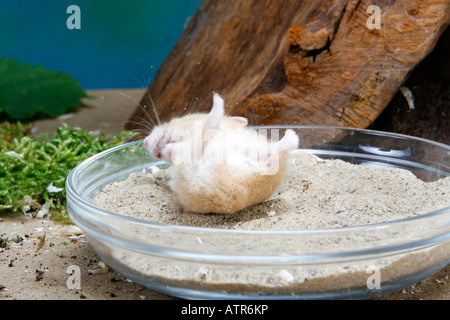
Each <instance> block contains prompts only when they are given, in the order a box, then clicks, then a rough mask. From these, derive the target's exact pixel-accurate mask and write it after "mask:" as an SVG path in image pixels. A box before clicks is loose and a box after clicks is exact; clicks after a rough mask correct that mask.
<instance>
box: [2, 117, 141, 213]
mask: <svg viewBox="0 0 450 320" xmlns="http://www.w3.org/2000/svg"><path fill="white" fill-rule="evenodd" d="M30 129H31V128H30V127H29V126H26V125H22V124H21V123H17V124H11V123H8V122H5V123H3V124H1V125H0V212H15V211H19V210H20V209H21V207H23V206H24V203H25V202H24V199H25V197H27V199H28V201H27V205H31V206H33V205H36V206H37V207H39V206H41V205H43V204H44V203H48V204H49V205H50V209H52V210H57V211H59V212H62V213H64V212H65V209H66V191H65V180H66V178H67V175H68V174H69V172H70V171H71V170H72V169H73V168H74V167H75V166H76V165H77V164H79V163H80V162H82V161H83V160H85V159H87V158H89V157H91V156H93V155H95V154H97V153H99V152H101V151H104V150H106V149H109V148H112V147H114V146H117V145H120V144H123V143H125V142H126V141H125V137H129V136H132V135H133V134H132V133H130V132H127V131H124V132H122V133H121V134H120V135H118V136H116V137H110V136H107V135H106V134H104V133H101V134H100V135H95V134H94V133H93V132H84V131H83V130H82V129H80V128H74V129H70V128H69V127H68V126H67V125H64V126H63V127H60V128H58V129H57V131H56V133H54V134H53V135H51V134H43V135H40V136H38V137H32V136H31V134H30ZM49 186H53V187H56V188H61V189H62V190H61V191H59V192H49V190H48V189H47V188H48V187H49ZM60 219H63V218H61V217H60Z"/></svg>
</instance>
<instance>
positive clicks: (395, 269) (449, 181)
mask: <svg viewBox="0 0 450 320" xmlns="http://www.w3.org/2000/svg"><path fill="white" fill-rule="evenodd" d="M169 170H170V169H169ZM168 172H169V171H168V170H158V169H157V168H152V169H149V170H144V171H143V172H136V173H132V174H131V175H130V176H129V177H128V178H127V179H125V180H123V181H119V182H115V183H113V184H111V185H108V186H106V187H105V188H104V189H103V190H102V192H100V193H99V194H98V195H97V197H96V198H95V203H96V204H97V205H98V206H100V207H103V208H105V209H108V210H110V211H113V212H117V213H119V214H122V215H126V216H130V217H134V218H138V219H142V220H148V221H154V222H158V223H165V224H174V225H183V226H195V227H206V228H217V229H234V230H311V229H323V228H341V227H347V226H357V225H364V224H373V223H379V222H385V221H392V220H397V219H404V218H408V217H413V216H418V215H421V214H424V213H428V212H431V211H434V210H438V209H442V208H444V207H447V206H449V205H450V201H449V197H448V195H449V192H450V178H444V179H440V180H437V181H434V182H423V181H422V180H420V179H418V178H417V177H416V176H414V174H412V173H411V172H410V171H408V170H402V169H396V168H388V167H371V166H362V165H353V164H350V163H347V162H344V161H341V160H323V159H320V158H318V157H316V156H314V155H311V154H306V153H297V154H294V155H293V156H292V158H291V160H290V168H289V171H288V173H287V176H286V178H285V180H284V182H283V183H282V184H281V185H280V187H279V188H278V190H277V191H276V192H275V193H274V195H273V196H272V198H271V199H268V200H267V201H265V202H263V203H260V204H258V205H254V206H251V207H249V208H246V209H243V210H241V211H239V212H236V213H234V214H231V215H218V214H196V213H192V212H183V211H182V209H181V208H180V206H179V205H178V204H177V203H176V201H175V199H174V198H173V195H172V193H171V192H170V190H169V188H168V186H167V181H168V179H169V175H168ZM411 232H414V230H411ZM373 236H374V235H373V234H368V235H362V236H361V237H360V238H358V239H357V238H355V239H356V240H357V241H362V242H365V243H369V244H370V241H371V240H372V238H373ZM393 236H395V235H393ZM355 239H350V240H348V241H347V242H346V241H343V242H341V243H339V244H333V243H329V242H328V241H319V242H317V243H313V244H312V245H314V246H316V247H314V248H313V247H311V248H312V249H314V250H316V249H317V250H320V249H321V246H327V248H330V246H335V247H336V249H339V247H340V246H343V245H346V246H351V245H352V244H353V242H352V241H355ZM171 240H172V241H180V243H183V246H184V249H189V248H188V246H189V245H188V244H186V243H185V242H183V239H175V238H174V239H171ZM186 242H187V241H186ZM199 244H200V245H201V244H202V241H199V243H196V244H193V247H192V248H194V247H195V246H198V245H199ZM270 244H271V241H270V239H267V243H266V245H267V248H268V247H269V246H270ZM232 245H233V246H234V249H236V250H238V252H239V250H240V249H239V246H240V243H233V244H232ZM229 246H231V244H229V243H223V248H222V249H219V248H218V250H219V252H220V250H223V252H225V251H226V250H227V249H228V247H229ZM261 246H262V247H265V245H264V244H261ZM241 249H242V250H246V248H245V246H243V247H242V248H241ZM262 249H264V248H262ZM284 249H285V250H287V251H288V250H291V249H292V248H290V247H289V244H286V245H285V247H284ZM449 249H450V248H449V245H448V243H446V244H443V245H440V246H433V247H430V248H426V249H423V250H419V251H416V252H413V253H406V254H397V255H395V256H391V257H389V256H384V257H381V258H380V257H377V258H371V259H366V260H364V259H363V260H360V261H352V262H349V263H347V264H342V263H338V264H330V265H325V266H324V265H314V264H312V265H309V266H308V265H306V266H305V265H287V266H286V267H282V268H280V266H276V267H274V266H251V265H250V266H242V265H239V266H232V265H209V264H206V263H205V264H202V263H199V262H196V263H189V262H181V261H171V260H167V259H164V258H161V257H148V256H145V255H141V254H138V253H134V252H129V251H127V250H122V249H119V248H116V247H112V246H108V245H106V246H105V248H104V251H103V254H105V255H107V256H109V258H110V259H114V260H116V261H119V262H120V263H121V264H123V265H125V266H126V267H127V268H130V269H132V270H134V272H136V273H137V274H139V275H140V276H141V277H143V278H146V279H150V280H151V281H153V282H155V283H162V284H164V285H165V284H169V285H172V286H175V287H182V288H188V289H194V290H195V289H201V290H208V291H209V292H215V293H223V292H226V293H227V294H230V295H233V294H237V295H239V294H250V295H255V294H259V293H261V292H264V293H265V294H269V295H270V294H273V295H282V296H290V295H302V294H310V293H311V292H324V291H325V292H326V291H329V292H331V291H334V290H342V289H344V290H347V289H350V288H362V289H364V288H365V286H366V285H367V284H368V282H367V281H368V278H369V276H370V275H371V274H372V273H371V270H372V271H373V270H376V272H377V274H381V275H382V277H383V281H384V282H383V285H389V284H390V283H391V282H392V281H395V279H399V278H404V277H407V276H408V275H411V274H414V273H417V272H421V271H424V270H426V269H427V268H430V267H432V266H433V265H435V264H436V263H438V262H439V263H442V262H444V263H445V261H448V258H449V257H448V254H449ZM418 266H420V267H418ZM374 272H375V271H374Z"/></svg>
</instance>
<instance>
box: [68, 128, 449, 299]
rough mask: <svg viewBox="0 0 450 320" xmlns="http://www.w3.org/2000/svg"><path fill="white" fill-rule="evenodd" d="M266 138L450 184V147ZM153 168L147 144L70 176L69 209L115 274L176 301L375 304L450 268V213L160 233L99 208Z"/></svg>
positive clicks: (406, 140)
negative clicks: (332, 224)
mask: <svg viewBox="0 0 450 320" xmlns="http://www.w3.org/2000/svg"><path fill="white" fill-rule="evenodd" d="M258 128H264V129H269V130H270V129H280V130H284V129H286V128H291V129H294V130H295V131H296V132H297V133H298V134H299V136H300V138H301V146H300V149H299V150H297V151H296V152H309V153H313V154H315V155H317V156H319V157H321V158H323V159H331V158H333V159H341V160H343V161H347V162H350V163H354V164H360V165H372V166H390V167H399V168H403V169H407V170H410V171H411V172H412V173H414V174H415V175H416V176H418V177H419V178H420V179H422V180H424V181H434V180H437V179H440V178H443V177H447V176H449V175H450V147H449V146H447V145H444V144H440V143H437V142H433V141H429V140H425V139H421V138H415V137H411V136H405V135H399V134H392V133H386V132H378V131H371V130H361V129H351V128H336V127H311V126H308V127H306V126H276V127H274V126H265V127H258ZM280 136H281V135H280ZM154 165H156V166H158V167H160V168H162V169H164V168H165V167H167V164H166V163H164V162H163V161H155V160H153V159H152V158H151V157H150V156H149V155H148V153H147V151H146V150H145V149H144V148H143V146H142V141H136V142H132V143H128V144H125V145H123V146H119V147H116V148H113V149H110V150H107V151H105V152H102V153H100V154H97V155H95V156H93V157H91V158H89V159H87V160H86V161H84V162H83V163H81V164H79V165H78V166H77V167H76V168H75V169H74V170H73V171H72V172H71V173H70V175H69V176H68V178H67V181H66V191H67V205H68V212H69V215H70V217H71V219H72V220H73V222H74V223H75V224H77V225H78V226H79V227H80V228H81V229H82V230H83V231H84V232H85V234H86V238H87V239H88V241H89V243H90V245H91V246H92V247H93V249H94V250H95V251H96V252H97V253H98V255H99V256H100V257H101V259H102V260H103V261H104V262H105V263H106V264H108V265H109V266H110V267H111V268H112V269H114V270H116V271H117V272H119V273H121V274H122V275H124V276H126V277H128V278H129V279H131V280H133V281H135V282H137V283H140V284H142V285H144V286H146V287H148V288H152V289H154V290H157V291H159V292H162V293H165V294H168V295H172V296H176V297H181V298H190V299H209V298H210V299H311V298H312V299H317V298H327V299H328V298H339V299H342V298H370V297H374V296H377V295H381V294H384V293H387V292H390V291H393V290H398V289H400V288H404V287H407V286H410V285H413V284H415V283H417V282H419V281H421V280H423V279H424V278H426V277H428V276H430V275H432V274H434V273H436V272H438V271H439V270H441V269H442V268H444V267H445V266H446V265H448V264H449V262H450V207H446V208H442V209H440V210H438V211H435V212H429V213H427V214H424V215H421V216H416V217H413V218H408V219H402V220H396V221H390V222H386V223H378V224H369V225H361V226H355V227H345V228H336V229H316V230H296V231H243V230H222V229H212V228H196V227H184V226H176V225H168V224H160V223H153V222H148V221H143V220H138V219H133V218H129V217H125V216H123V215H119V214H116V213H114V212H108V211H106V210H103V209H102V208H99V207H97V206H95V205H94V204H93V199H94V197H95V196H96V194H98V192H99V191H101V190H102V188H103V187H104V186H106V185H108V184H110V183H112V182H114V181H118V180H123V179H125V178H126V177H127V176H128V175H129V174H130V173H132V172H135V171H142V170H144V169H147V168H148V167H150V166H154ZM361 239H364V241H358V240H361ZM327 244H333V246H330V245H327ZM337 246H338V248H339V249H336V247H337ZM219 248H220V249H219ZM287 248H289V249H287Z"/></svg>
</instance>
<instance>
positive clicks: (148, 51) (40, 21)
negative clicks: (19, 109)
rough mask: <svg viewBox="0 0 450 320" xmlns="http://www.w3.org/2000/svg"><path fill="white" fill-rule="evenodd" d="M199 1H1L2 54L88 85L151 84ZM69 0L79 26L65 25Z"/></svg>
mask: <svg viewBox="0 0 450 320" xmlns="http://www.w3.org/2000/svg"><path fill="white" fill-rule="evenodd" d="M200 3H201V0H165V1H163V0H153V1H152V0H147V1H145V0H142V1H139V0H72V1H65V0H39V1H38V0H28V1H24V0H15V1H13V0H0V56H2V57H9V58H12V59H14V60H16V61H20V62H24V63H29V64H34V65H42V66H44V67H46V68H47V69H50V70H54V71H64V72H67V73H69V74H70V75H71V76H72V77H74V78H75V79H77V80H78V81H79V82H80V84H81V86H82V87H83V88H84V89H100V88H142V87H147V86H148V84H149V83H150V82H151V80H152V79H153V78H154V76H155V75H156V72H157V71H158V68H159V67H160V66H161V64H162V63H163V62H164V60H165V58H166V57H167V56H168V54H169V53H170V51H171V49H172V47H173V46H174V44H175V43H176V41H177V40H178V38H179V37H180V36H181V34H182V33H183V30H184V25H185V23H186V21H187V19H188V18H189V17H190V16H192V15H193V14H194V13H195V11H196V10H197V8H198V6H199V5H200ZM70 5H77V6H78V7H79V8H80V10H81V29H80V30H77V29H73V30H70V29H68V28H67V25H66V22H67V19H68V18H69V17H70V16H71V14H69V13H67V12H66V11H67V8H68V7H69V6H70ZM0 76H1V75H0Z"/></svg>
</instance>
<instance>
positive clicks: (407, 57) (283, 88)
mask: <svg viewBox="0 0 450 320" xmlns="http://www.w3.org/2000/svg"><path fill="white" fill-rule="evenodd" d="M370 5H376V6H378V7H379V8H380V22H381V26H380V28H379V29H377V28H375V29H371V28H369V25H368V21H369V23H370V22H372V21H373V20H371V19H372V18H373V17H374V16H373V14H372V12H371V11H370V10H369V11H368V7H369V6H370ZM449 22H450V0H427V1H422V0H397V1H396V0H327V1H325V0H320V1H319V0H317V1H315V0H305V1H285V0H266V1H259V0H245V1H219V0H204V2H203V3H202V4H201V6H200V7H199V9H198V11H197V13H196V14H195V16H194V17H193V18H192V19H191V20H190V22H189V23H188V25H187V28H186V30H185V32H184V33H183V35H182V36H181V38H180V39H179V41H178V42H177V43H176V45H175V47H174V48H173V50H172V52H171V54H170V55H169V57H168V58H167V59H166V61H165V62H164V63H163V65H162V66H161V68H160V70H159V71H158V74H157V75H156V77H155V79H154V80H153V82H152V84H151V85H150V87H149V88H148V94H146V95H145V96H144V97H143V98H142V100H141V106H143V107H144V108H145V109H147V110H148V111H147V112H146V111H144V110H143V109H142V108H137V109H136V112H135V113H134V115H133V116H132V118H131V119H130V120H131V121H130V123H129V124H128V125H127V129H139V128H142V124H141V121H142V119H147V120H148V118H149V117H151V118H152V121H155V120H154V119H155V116H154V113H153V112H152V111H150V110H151V109H150V108H149V106H151V105H152V103H151V100H150V97H152V99H153V101H154V103H155V105H156V110H157V112H158V115H159V118H160V119H161V121H167V120H170V119H171V118H173V117H177V116H182V115H184V114H186V113H187V112H191V113H192V112H207V111H209V109H210V108H211V104H212V92H218V93H220V94H221V95H222V96H223V97H224V99H225V101H226V103H227V106H226V112H227V113H228V114H230V115H239V116H244V117H246V118H248V119H249V122H250V124H253V125H262V124H265V125H268V124H302V125H329V126H345V127H357V128H366V127H368V126H369V125H370V124H371V123H372V122H373V121H374V120H375V119H376V118H377V116H378V115H379V114H380V113H381V112H382V111H383V109H384V108H385V107H386V105H387V104H388V103H389V102H390V100H391V99H392V97H393V96H394V95H395V93H396V92H397V91H398V90H399V88H400V86H401V85H402V83H403V82H404V81H405V80H406V78H407V75H408V74H409V72H410V71H411V70H412V69H413V68H414V67H415V66H416V65H417V64H418V63H419V62H420V61H421V60H422V59H423V58H424V57H425V56H427V55H428V54H429V53H430V52H431V50H432V49H433V47H434V45H435V43H436V42H437V40H438V38H439V36H440V35H441V33H442V32H443V31H444V30H445V28H446V27H447V25H448V24H449Z"/></svg>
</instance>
